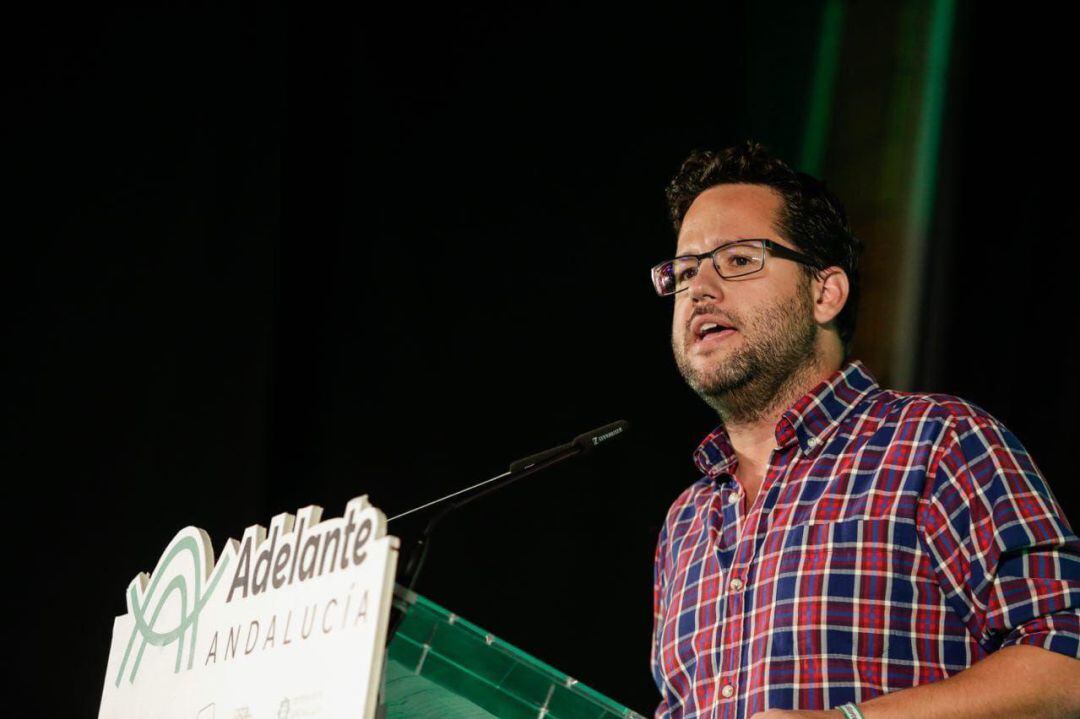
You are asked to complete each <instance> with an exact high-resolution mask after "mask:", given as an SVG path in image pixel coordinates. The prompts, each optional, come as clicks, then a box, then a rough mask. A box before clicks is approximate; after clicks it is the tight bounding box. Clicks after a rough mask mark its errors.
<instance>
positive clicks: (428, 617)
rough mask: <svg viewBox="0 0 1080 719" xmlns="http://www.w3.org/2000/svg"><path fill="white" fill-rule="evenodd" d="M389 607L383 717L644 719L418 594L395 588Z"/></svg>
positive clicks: (382, 700) (440, 718) (382, 703)
mask: <svg viewBox="0 0 1080 719" xmlns="http://www.w3.org/2000/svg"><path fill="white" fill-rule="evenodd" d="M394 607H395V609H397V610H399V611H402V612H404V615H405V616H404V618H403V619H402V620H401V624H400V625H399V626H398V630H397V634H396V635H395V636H394V639H393V641H392V642H391V643H390V646H389V648H388V649H387V655H386V665H385V669H384V675H383V688H382V692H381V695H382V696H381V698H380V716H385V717H386V719H436V718H438V719H466V718H467V719H473V718H476V719H488V718H489V717H498V718H499V719H635V718H636V719H643V718H642V717H641V715H640V714H637V713H636V712H633V711H631V710H629V709H627V708H626V707H624V706H622V705H620V704H618V703H616V702H614V701H612V700H611V699H608V698H607V697H605V696H603V695H602V694H600V693H598V692H596V691H593V690H592V689H590V688H588V687H587V686H585V685H583V684H581V683H580V682H578V681H575V680H574V679H571V678H570V677H568V676H566V675H565V674H563V673H562V672H559V671H557V670H556V669H553V668H552V667H550V666H548V665H547V664H544V663H543V662H541V661H540V660H538V659H536V658H534V657H531V656H529V655H528V654H526V653H525V652H523V651H521V650H520V649H518V648H516V647H514V646H511V645H510V644H507V643H506V642H504V641H502V640H501V639H498V638H497V637H494V636H492V635H491V634H489V633H487V632H485V631H484V630H483V629H481V628H480V627H478V626H476V625H475V624H472V623H470V622H467V621H465V620H464V619H462V618H460V617H458V616H456V615H454V614H452V613H450V612H448V611H446V610H445V609H443V608H442V607H440V606H439V605H437V604H435V603H434V602H431V601H430V600H428V599H425V598H424V597H422V596H420V595H419V594H416V593H414V592H409V591H407V590H404V589H402V588H401V587H400V586H397V587H394Z"/></svg>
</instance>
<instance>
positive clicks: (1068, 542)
mask: <svg viewBox="0 0 1080 719" xmlns="http://www.w3.org/2000/svg"><path fill="white" fill-rule="evenodd" d="M667 194H668V202H669V206H670V210H671V216H672V220H673V222H674V226H675V230H676V232H677V234H678V246H677V249H676V252H675V254H676V257H677V259H675V260H672V261H669V262H665V263H662V264H660V265H658V266H656V267H655V268H653V272H652V275H653V281H654V284H655V286H656V289H657V292H658V293H660V294H662V295H669V294H670V295H673V296H674V297H673V301H674V312H673V323H672V348H673V350H674V353H675V360H676V363H677V365H678V367H679V370H680V372H681V373H682V375H683V377H684V378H685V380H686V382H687V383H688V384H689V385H690V387H691V388H693V390H694V391H695V392H696V393H697V394H698V395H699V396H700V397H701V398H702V399H704V400H705V402H707V403H708V404H709V405H710V406H711V407H712V408H713V409H715V410H716V412H717V414H718V415H719V416H720V420H721V425H720V426H719V427H718V428H717V429H716V430H714V431H713V432H712V433H711V434H710V435H709V436H707V437H706V438H705V440H704V441H703V442H702V443H701V445H700V446H699V447H698V449H697V451H696V452H695V454H694V460H695V462H696V464H697V466H698V468H699V469H700V471H701V472H702V474H703V475H704V476H703V477H702V479H700V480H699V481H698V482H696V483H695V484H694V485H692V486H691V487H690V488H689V489H687V490H686V491H685V492H683V493H682V495H681V496H680V497H679V498H678V499H677V500H676V501H675V503H674V504H673V505H672V507H671V509H670V510H669V512H668V515H667V519H666V521H665V523H664V526H663V528H662V529H661V532H660V538H659V543H658V546H657V555H656V574H655V579H656V583H655V632H654V642H653V653H652V663H653V673H654V676H655V679H656V682H657V686H658V687H659V689H660V693H661V696H662V701H661V703H660V706H659V707H658V708H657V711H656V716H657V717H672V718H684V717H685V718H690V717H717V718H738V719H742V718H743V717H754V718H755V719H762V718H766V717H767V718H769V719H773V718H779V717H835V718H837V719H838V718H839V717H848V718H849V719H851V718H854V719H857V718H858V717H865V719H889V718H890V717H903V718H904V719H911V718H916V719H917V718H926V719H933V718H936V717H942V718H945V717H948V718H949V719H961V718H963V717H991V716H992V717H1037V716H1038V717H1044V716H1045V717H1080V661H1078V658H1080V540H1078V539H1077V537H1076V535H1075V534H1074V533H1073V531H1072V529H1071V528H1070V527H1069V525H1068V523H1067V521H1066V520H1065V518H1064V516H1063V515H1062V513H1061V510H1060V508H1059V507H1058V505H1057V504H1056V502H1055V500H1054V498H1053V496H1052V495H1051V493H1050V490H1049V489H1048V487H1047V485H1046V483H1045V482H1044V480H1043V478H1042V477H1041V475H1040V474H1039V471H1038V469H1037V468H1036V467H1035V465H1034V463H1033V462H1032V460H1031V458H1030V457H1029V456H1028V454H1027V453H1026V452H1025V450H1024V448H1023V447H1022V446H1021V444H1020V442H1019V441H1018V440H1017V439H1016V437H1015V436H1013V435H1012V434H1011V433H1010V432H1009V431H1008V430H1007V429H1005V428H1004V427H1003V426H1002V425H1001V424H999V423H998V422H997V421H996V420H994V419H993V418H992V417H990V416H989V415H988V414H986V413H985V412H984V411H982V410H981V409H979V408H978V407H975V406H973V405H971V404H969V403H967V402H964V401H963V400H961V399H958V398H956V397H950V396H946V395H926V394H906V393H900V392H895V391H891V390H886V389H882V388H880V387H879V386H878V385H877V384H876V383H875V381H874V380H873V378H872V377H871V376H870V375H869V373H868V372H867V370H866V368H865V367H863V366H862V365H861V364H860V363H859V362H857V361H848V360H847V359H846V349H847V345H848V343H849V341H850V339H851V335H852V331H853V328H854V318H855V309H856V301H857V294H858V292H857V289H858V257H859V249H860V248H859V243H858V241H857V240H856V239H855V238H854V237H853V236H852V234H851V231H850V229H849V227H848V224H847V219H846V217H845V214H844V211H843V208H842V207H841V205H840V204H839V202H838V201H836V199H835V198H834V197H833V196H832V195H831V194H830V193H829V192H827V191H826V190H825V188H824V186H823V185H822V184H821V183H820V182H818V181H816V180H814V179H813V178H810V177H808V176H806V175H804V174H801V173H796V172H794V171H793V170H791V169H790V168H789V167H788V166H787V165H786V164H784V163H783V162H781V161H779V160H777V159H775V158H772V157H770V156H769V155H768V154H767V153H766V152H765V150H764V149H763V148H762V147H761V146H759V145H756V144H744V145H741V146H738V147H735V148H730V149H728V150H725V151H723V152H720V153H712V152H697V153H694V154H692V155H691V156H690V157H689V158H688V159H687V160H686V162H685V163H684V164H683V166H682V168H681V169H680V171H679V174H678V175H677V176H676V177H675V179H674V180H672V183H671V185H670V186H669V187H668V191H667Z"/></svg>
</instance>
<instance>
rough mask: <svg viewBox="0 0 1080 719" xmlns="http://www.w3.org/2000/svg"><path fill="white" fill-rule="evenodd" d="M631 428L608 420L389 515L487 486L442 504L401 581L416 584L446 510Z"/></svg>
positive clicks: (606, 440)
mask: <svg viewBox="0 0 1080 719" xmlns="http://www.w3.org/2000/svg"><path fill="white" fill-rule="evenodd" d="M628 429H630V423H629V422H627V421H626V420H625V419H621V420H619V421H617V422H611V423H610V424H605V425H604V426H603V427H597V428H596V429H593V430H590V431H588V432H585V433H583V434H579V435H578V436H577V437H574V439H572V440H571V441H570V442H567V443H566V444H560V445H559V446H557V447H552V448H551V449H547V450H544V451H543V452H537V453H536V454H533V455H529V456H528V457H525V458H524V459H519V460H517V461H516V462H513V463H511V464H510V470H509V471H507V472H503V473H502V474H500V475H497V476H495V477H492V478H491V479H485V480H484V481H483V482H478V483H477V484H474V485H472V486H470V487H465V488H464V489H459V490H458V491H456V492H452V493H451V494H448V495H446V496H445V497H440V498H438V499H436V500H433V501H431V502H428V503H427V504H422V505H420V506H419V507H413V508H412V509H410V510H408V511H406V512H402V513H401V514H396V515H394V516H393V517H390V519H388V520H387V522H388V523H389V522H392V521H394V520H395V519H400V518H401V517H404V516H406V515H409V514H412V513H413V512H419V511H421V510H424V509H427V508H428V507H433V506H435V505H437V504H442V503H443V502H446V501H447V500H450V499H453V498H454V497H457V496H459V495H462V494H466V493H468V492H471V491H473V490H475V489H479V488H481V487H483V488H484V489H482V490H481V491H479V492H476V493H475V494H472V495H468V496H465V497H464V498H462V499H460V500H458V501H456V502H452V503H450V504H449V505H447V506H446V507H443V509H442V511H440V512H438V513H437V514H435V515H434V516H433V517H432V518H431V520H430V521H429V522H428V523H427V526H426V527H425V528H424V531H423V532H421V533H420V537H419V539H417V541H416V545H415V546H414V548H413V551H412V552H411V553H410V556H409V563H408V565H407V566H406V567H405V571H404V572H403V573H402V577H401V584H402V585H403V586H405V587H407V588H408V589H410V590H411V589H413V587H415V586H416V580H417V577H419V576H420V570H421V568H423V565H424V558H425V557H426V556H427V550H428V546H429V543H428V537H429V536H430V535H431V532H432V530H433V529H434V528H435V525H436V524H438V522H439V520H441V519H442V518H443V517H445V516H446V515H447V514H450V513H451V512H453V511H454V510H455V509H459V508H461V507H464V506H465V505H466V504H469V503H470V502H474V501H476V500H477V499H480V498H481V497H485V496H487V495H488V494H491V493H492V492H495V491H497V490H499V489H502V488H503V487H505V486H507V485H508V484H510V483H512V482H516V481H517V480H519V479H523V478H524V477H528V476H530V475H533V474H536V473H537V472H540V471H542V470H545V469H547V468H548V467H552V466H554V465H556V464H559V463H560V462H564V461H566V460H568V459H570V458H572V457H576V456H579V455H582V454H587V453H589V452H591V451H593V450H594V449H595V448H597V447H599V446H600V445H602V444H605V443H607V442H610V441H611V440H613V439H616V438H618V437H621V436H622V435H623V434H624V433H625V432H626V431H627V430H628ZM388 636H393V634H392V633H391V634H389V635H388Z"/></svg>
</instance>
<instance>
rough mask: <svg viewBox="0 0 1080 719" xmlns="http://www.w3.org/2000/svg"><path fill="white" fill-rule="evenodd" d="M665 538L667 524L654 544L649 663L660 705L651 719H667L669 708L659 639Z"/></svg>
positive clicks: (662, 613)
mask: <svg viewBox="0 0 1080 719" xmlns="http://www.w3.org/2000/svg"><path fill="white" fill-rule="evenodd" d="M666 538H667V523H666V522H665V524H664V527H663V528H662V529H661V530H660V538H659V540H658V541H657V543H656V559H655V561H654V563H653V636H652V651H651V653H650V655H649V663H650V666H651V668H652V675H653V679H654V681H655V682H656V688H657V689H659V690H660V704H659V705H658V706H657V707H656V712H655V714H654V716H653V719H669V717H670V716H671V708H670V706H669V704H668V700H667V690H666V685H665V683H664V675H663V670H662V669H661V667H660V638H661V635H662V632H663V630H664V547H665V545H666Z"/></svg>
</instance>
